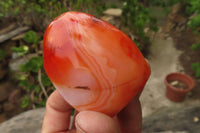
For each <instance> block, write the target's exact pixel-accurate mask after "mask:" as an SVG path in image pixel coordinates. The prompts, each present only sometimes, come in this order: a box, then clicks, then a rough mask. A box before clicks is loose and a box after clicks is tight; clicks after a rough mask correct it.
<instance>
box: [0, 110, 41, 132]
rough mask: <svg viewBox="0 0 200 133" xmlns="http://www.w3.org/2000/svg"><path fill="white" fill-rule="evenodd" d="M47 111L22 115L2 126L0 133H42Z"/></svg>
mask: <svg viewBox="0 0 200 133" xmlns="http://www.w3.org/2000/svg"><path fill="white" fill-rule="evenodd" d="M44 113H45V109H44V108H41V109H35V110H30V111H27V112H24V113H21V114H19V115H17V116H15V117H13V118H12V119H10V120H8V121H5V122H3V123H1V124H0V133H41V128H42V122H43V117H44Z"/></svg>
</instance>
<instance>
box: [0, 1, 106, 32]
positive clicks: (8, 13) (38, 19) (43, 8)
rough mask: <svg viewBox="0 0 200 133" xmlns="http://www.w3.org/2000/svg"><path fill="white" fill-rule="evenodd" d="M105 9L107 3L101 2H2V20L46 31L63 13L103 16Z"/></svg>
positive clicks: (0, 3)
mask: <svg viewBox="0 0 200 133" xmlns="http://www.w3.org/2000/svg"><path fill="white" fill-rule="evenodd" d="M105 8H106V6H105V3H104V2H103V1H99V0H0V18H3V17H5V18H6V17H9V18H14V19H17V20H18V21H19V22H20V23H26V24H28V25H31V26H34V28H35V29H37V30H42V31H44V30H45V28H46V27H47V25H48V23H49V22H50V21H51V20H52V19H54V18H55V17H57V16H58V15H60V14H62V13H63V12H66V11H70V10H73V11H82V12H87V13H91V14H94V15H101V14H102V11H103V10H104V9H105Z"/></svg>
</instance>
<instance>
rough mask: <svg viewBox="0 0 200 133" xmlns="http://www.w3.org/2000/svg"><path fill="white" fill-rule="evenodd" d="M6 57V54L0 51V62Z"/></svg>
mask: <svg viewBox="0 0 200 133" xmlns="http://www.w3.org/2000/svg"><path fill="white" fill-rule="evenodd" d="M5 56H6V52H5V51H4V50H2V49H0V61H1V60H2V59H3V58H4V57H5Z"/></svg>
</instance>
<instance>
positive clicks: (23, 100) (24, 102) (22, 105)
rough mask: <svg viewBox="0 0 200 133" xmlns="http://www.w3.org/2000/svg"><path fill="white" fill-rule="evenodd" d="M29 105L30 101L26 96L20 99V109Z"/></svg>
mask: <svg viewBox="0 0 200 133" xmlns="http://www.w3.org/2000/svg"><path fill="white" fill-rule="evenodd" d="M29 105H30V99H29V97H28V96H25V97H24V98H23V99H22V102H21V107H22V108H26V107H28V106H29Z"/></svg>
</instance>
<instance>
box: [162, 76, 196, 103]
mask: <svg viewBox="0 0 200 133" xmlns="http://www.w3.org/2000/svg"><path fill="white" fill-rule="evenodd" d="M176 80H178V81H181V82H184V83H186V84H187V85H188V88H186V89H179V88H176V87H174V86H172V85H171V84H169V82H170V81H176ZM165 85H166V96H167V98H168V99H169V100H171V101H174V102H181V101H183V100H184V99H185V96H186V94H187V93H188V92H189V91H191V90H192V89H193V87H194V85H195V83H194V80H193V79H192V78H191V77H190V76H188V75H186V74H183V73H170V74H168V75H167V76H166V77H165Z"/></svg>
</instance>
